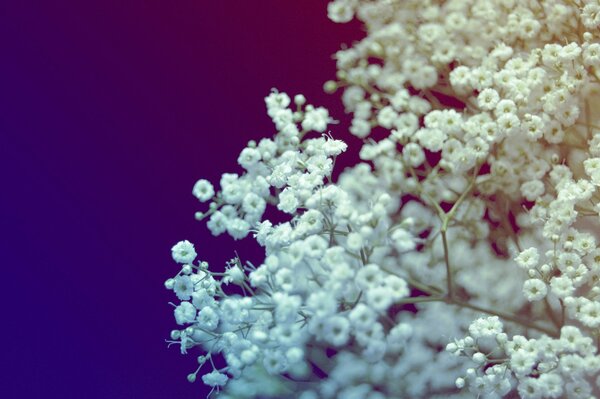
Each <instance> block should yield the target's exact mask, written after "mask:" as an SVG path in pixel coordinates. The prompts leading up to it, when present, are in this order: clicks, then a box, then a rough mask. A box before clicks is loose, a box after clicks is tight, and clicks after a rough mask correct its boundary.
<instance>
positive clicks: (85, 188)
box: [0, 0, 361, 399]
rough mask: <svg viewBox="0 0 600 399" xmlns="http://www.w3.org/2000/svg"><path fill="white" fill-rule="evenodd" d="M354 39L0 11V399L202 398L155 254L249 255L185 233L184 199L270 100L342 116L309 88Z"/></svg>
mask: <svg viewBox="0 0 600 399" xmlns="http://www.w3.org/2000/svg"><path fill="white" fill-rule="evenodd" d="M360 35H361V33H360V28H359V27H358V25H357V24H351V25H336V24H333V23H332V22H329V21H328V20H327V19H326V2H325V1H305V0H303V1H277V0H268V1H267V0H260V1H203V0H193V1H162V2H161V1H139V0H138V1H106V0H102V1H99V0H86V1H75V0H71V1H61V0H58V1H37V2H32V1H13V2H3V3H2V4H1V5H0V43H2V44H1V51H2V57H1V61H0V83H1V84H0V99H1V100H2V103H1V109H0V135H1V141H0V143H1V144H0V146H1V147H0V148H1V153H0V159H1V161H0V162H1V163H2V165H0V167H1V169H0V170H1V171H2V172H1V173H2V175H1V176H2V181H3V185H2V191H1V196H0V198H1V199H0V201H1V206H0V209H1V215H0V216H1V218H2V237H1V240H0V242H1V244H0V248H1V251H2V270H3V272H2V276H3V287H2V290H1V292H2V294H1V295H2V304H3V305H2V312H3V317H2V328H1V331H2V339H3V347H4V348H3V350H2V363H3V366H4V367H3V368H6V369H7V370H8V372H6V371H5V372H3V375H2V378H0V380H1V381H2V382H1V383H0V385H1V392H0V397H3V398H182V399H183V398H198V397H204V394H203V392H202V386H201V384H195V385H191V384H188V383H187V382H186V381H185V376H186V374H187V373H188V372H190V371H192V370H193V369H194V367H195V356H187V357H182V356H181V355H180V354H179V353H178V350H177V349H176V348H171V349H167V347H166V344H165V342H164V340H165V338H167V337H168V334H169V331H170V330H171V329H172V328H174V327H175V323H174V320H173V316H172V308H171V307H170V306H169V305H168V304H167V302H168V301H171V300H174V296H173V295H172V293H170V292H167V291H166V290H165V289H164V288H163V285H162V284H163V281H164V280H165V279H166V278H168V277H170V276H171V275H172V274H174V273H176V272H177V270H178V269H177V266H176V265H175V264H174V263H173V262H172V261H171V259H170V251H169V250H170V247H171V246H172V245H173V244H174V243H175V242H177V241H178V240H180V239H184V238H185V239H189V240H192V241H193V242H194V243H196V246H197V249H198V252H199V253H200V256H201V258H203V259H207V260H209V261H211V262H212V263H213V264H214V265H215V267H221V265H222V263H223V262H224V261H225V260H227V259H229V258H230V257H231V256H232V253H233V249H235V248H237V249H238V250H239V251H240V252H241V255H242V256H248V257H252V256H254V257H260V252H257V251H256V249H255V247H254V246H253V245H252V243H251V242H249V241H248V242H242V243H236V244H232V243H231V241H230V240H229V239H226V238H218V239H215V238H212V237H211V236H210V234H209V233H207V231H206V229H205V227H204V226H203V225H202V224H200V223H198V222H195V221H194V219H193V213H194V211H196V210H199V209H201V206H200V204H198V203H197V202H196V200H195V199H194V198H193V197H192V196H191V187H192V185H193V183H194V182H195V181H196V179H197V178H199V177H207V178H210V179H211V180H213V181H217V179H218V177H219V176H220V174H221V173H223V172H225V171H232V170H238V168H237V167H236V163H235V160H236V158H237V154H238V153H239V151H240V150H241V148H243V146H244V144H245V143H246V142H247V141H248V140H249V139H251V138H260V137H265V136H269V135H271V134H272V133H273V127H272V125H271V122H270V120H269V119H268V117H267V116H266V114H265V111H264V103H263V98H264V96H265V95H266V94H268V92H269V90H270V88H271V87H278V88H280V89H281V90H286V91H289V92H290V93H292V94H295V93H297V92H299V91H301V92H303V93H304V94H306V96H307V97H308V98H309V100H310V101H311V102H314V103H315V104H318V105H326V106H328V107H330V108H331V111H332V114H333V115H334V116H335V117H337V118H341V117H342V107H341V105H340V100H339V97H338V96H328V95H325V94H323V93H322V84H323V82H324V81H325V80H327V79H330V78H332V77H333V76H334V73H335V65H334V62H333V61H332V59H331V54H332V53H333V52H335V51H336V50H337V49H338V48H339V46H340V44H341V43H342V42H350V41H351V40H352V39H353V38H358V37H359V36H360ZM343 130H344V129H343V127H342V126H339V127H337V128H336V129H334V130H333V133H334V135H336V136H337V137H343V135H344V134H345V133H344V132H343Z"/></svg>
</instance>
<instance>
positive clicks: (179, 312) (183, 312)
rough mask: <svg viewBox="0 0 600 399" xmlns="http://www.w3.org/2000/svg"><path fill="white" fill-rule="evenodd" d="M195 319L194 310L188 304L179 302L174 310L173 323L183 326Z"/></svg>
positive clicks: (192, 306)
mask: <svg viewBox="0 0 600 399" xmlns="http://www.w3.org/2000/svg"><path fill="white" fill-rule="evenodd" d="M195 318H196V308H195V307H194V305H192V304H191V303H189V302H181V304H180V305H179V306H177V307H176V308H175V321H176V322H177V324H180V325H183V324H187V323H193V322H194V319H195Z"/></svg>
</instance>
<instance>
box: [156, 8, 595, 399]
mask: <svg viewBox="0 0 600 399" xmlns="http://www.w3.org/2000/svg"><path fill="white" fill-rule="evenodd" d="M327 12H328V15H329V17H330V19H331V20H333V21H334V22H338V23H344V22H348V21H350V20H352V19H353V18H355V17H356V18H358V19H360V20H361V21H363V23H364V25H365V27H366V29H367V33H368V34H367V35H366V37H365V38H364V39H362V40H361V41H359V42H357V43H354V45H353V46H352V47H349V48H346V49H344V50H340V51H338V52H337V53H336V61H337V67H338V72H337V78H336V80H332V81H329V82H327V83H326V84H325V90H326V91H328V92H331V93H333V92H335V91H338V90H339V91H342V94H341V97H342V101H343V103H344V106H345V108H346V111H347V112H349V113H351V114H352V117H353V120H352V124H351V126H350V128H349V132H350V135H347V136H351V135H353V136H355V137H356V138H358V139H360V140H362V142H363V145H362V148H361V150H360V154H359V156H360V160H358V161H357V162H356V164H355V165H354V166H353V167H351V168H348V169H346V170H344V171H343V172H342V173H341V174H340V175H339V177H338V178H337V179H336V181H334V180H333V178H332V176H333V175H332V172H333V168H334V166H335V160H336V157H337V156H338V155H340V154H341V153H342V152H344V151H345V150H346V144H345V143H344V142H343V141H340V140H337V139H334V138H333V137H331V135H329V134H324V133H325V132H327V131H328V125H329V124H331V123H332V122H333V119H332V118H331V117H330V116H329V113H328V111H327V110H326V109H324V108H322V107H316V106H314V105H311V104H308V103H307V100H306V98H304V96H302V95H296V96H295V97H294V98H293V99H292V98H290V97H289V96H288V95H287V94H285V93H281V92H278V91H276V90H274V91H273V92H272V93H271V94H270V95H268V96H267V98H266V99H265V102H266V105H267V114H268V115H269V116H270V117H271V119H272V120H273V123H274V125H275V129H276V131H277V133H276V134H275V135H274V137H273V138H269V139H262V140H261V141H260V142H258V143H256V142H250V143H249V145H248V146H247V147H246V148H245V149H243V150H242V151H241V153H240V156H239V158H238V163H239V165H240V167H241V168H242V169H243V173H241V174H239V173H226V174H224V175H223V176H222V178H221V181H220V185H219V186H220V188H219V189H218V190H215V188H213V185H212V184H211V183H210V182H208V181H206V180H203V179H201V180H199V181H198V182H197V183H196V184H195V185H194V187H193V195H194V196H196V197H197V198H198V199H199V200H200V201H201V202H208V210H206V211H204V212H198V213H196V218H197V219H198V220H207V226H208V228H209V229H210V231H211V232H212V233H213V234H214V235H219V234H224V233H227V234H229V235H230V236H232V237H233V238H234V239H242V238H244V237H247V236H248V235H249V234H252V235H253V237H254V238H255V239H256V241H257V242H258V244H259V245H261V246H262V247H264V251H265V258H264V261H263V262H262V263H261V264H260V265H257V266H255V265H253V264H251V263H249V262H244V261H243V260H242V259H240V258H239V257H237V256H236V257H235V258H233V259H231V260H229V261H228V262H227V265H226V268H225V271H224V272H223V273H217V272H213V271H211V270H210V268H209V266H208V264H207V263H206V262H202V261H197V260H196V258H197V254H196V251H195V249H194V246H193V245H192V244H191V243H190V242H188V241H181V242H179V243H177V244H176V245H175V246H174V247H173V248H172V254H173V259H174V260H175V261H176V262H177V263H180V264H182V268H181V271H180V272H179V273H178V274H177V275H176V276H175V277H173V278H171V279H169V280H167V281H166V283H165V286H166V287H167V288H168V289H171V290H173V291H174V293H175V295H176V296H177V298H178V299H179V300H180V301H181V303H180V304H179V305H175V310H174V313H175V320H176V322H177V324H179V325H180V326H181V327H180V329H177V330H174V331H173V332H172V333H171V340H170V341H169V342H171V343H173V344H178V345H179V346H180V348H181V351H182V353H188V352H190V351H191V350H192V348H194V347H199V348H200V350H201V356H200V357H199V358H198V363H199V365H198V367H197V369H196V370H195V372H193V373H191V374H190V375H188V380H189V381H190V382H194V381H196V379H197V375H198V374H200V375H201V380H202V381H203V382H204V383H205V384H206V385H208V386H210V387H212V389H213V392H214V393H219V397H221V398H244V397H247V398H251V397H271V398H301V399H312V398H342V399H352V398H368V399H379V398H463V397H465V398H466V397H476V398H499V397H504V396H507V397H516V396H518V397H521V398H524V399H527V398H561V397H566V398H586V399H588V398H592V397H596V396H595V395H597V392H598V391H599V384H600V378H599V372H600V356H598V355H597V352H598V343H599V341H600V286H599V283H600V248H599V247H597V244H596V235H597V234H598V231H600V230H599V229H598V228H599V227H600V217H599V212H600V194H598V193H597V186H599V185H600V113H598V112H595V111H596V109H597V108H598V107H599V106H600V101H599V100H600V95H599V93H600V90H599V89H600V75H598V73H599V71H598V69H599V68H600V43H599V42H600V40H599V38H600V31H599V30H598V28H599V27H600V5H598V3H597V2H596V1H595V0H594V1H592V0H589V1H588V0H584V1H582V0H527V1H515V0H489V1H488V0H450V1H444V2H438V1H434V0H426V1H421V0H403V1H393V0H372V1H362V0H361V1H359V0H335V1H333V2H331V3H330V4H329V6H328V7H327ZM373 132H377V133H378V134H377V135H376V136H377V137H383V138H381V139H378V140H375V139H373V138H372V137H370V136H371V134H372V133H373ZM343 134H345V133H344V132H337V131H336V132H335V135H336V136H338V135H343ZM373 137H375V136H373ZM350 140H353V138H352V137H348V138H347V141H350ZM267 207H273V208H274V209H277V210H279V211H280V212H281V213H282V214H283V215H285V216H286V218H285V219H284V221H281V222H278V223H275V222H273V221H270V220H267V219H264V215H265V211H266V209H267ZM280 220H281V219H280ZM217 365H219V366H217Z"/></svg>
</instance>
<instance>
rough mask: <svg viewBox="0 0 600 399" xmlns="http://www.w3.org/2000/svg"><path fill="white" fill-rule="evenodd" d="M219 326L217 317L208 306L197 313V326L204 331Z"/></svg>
mask: <svg viewBox="0 0 600 399" xmlns="http://www.w3.org/2000/svg"><path fill="white" fill-rule="evenodd" d="M218 324H219V315H218V314H217V312H215V310H214V309H213V308H212V307H210V306H205V307H203V308H202V309H201V310H200V312H198V326H199V327H202V328H204V329H206V330H209V331H212V330H214V329H215V328H217V325H218Z"/></svg>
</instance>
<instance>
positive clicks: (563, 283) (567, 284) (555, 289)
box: [550, 276, 575, 299]
mask: <svg viewBox="0 0 600 399" xmlns="http://www.w3.org/2000/svg"><path fill="white" fill-rule="evenodd" d="M550 290H551V291H552V293H554V295H556V296H557V297H559V298H563V299H564V298H566V297H568V296H570V295H572V294H573V292H574V291H575V287H574V286H573V281H572V280H571V279H570V278H569V277H567V276H560V277H552V279H551V280H550Z"/></svg>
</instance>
